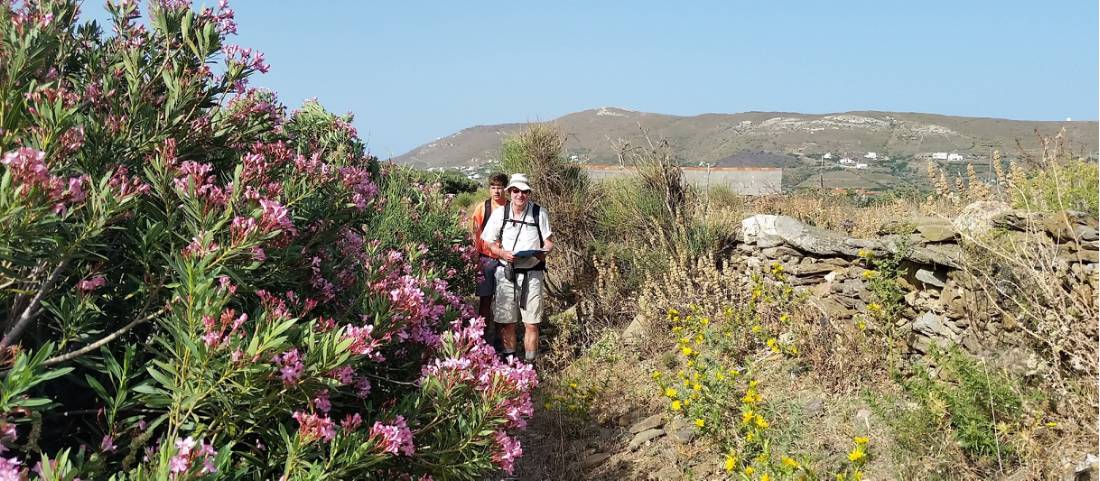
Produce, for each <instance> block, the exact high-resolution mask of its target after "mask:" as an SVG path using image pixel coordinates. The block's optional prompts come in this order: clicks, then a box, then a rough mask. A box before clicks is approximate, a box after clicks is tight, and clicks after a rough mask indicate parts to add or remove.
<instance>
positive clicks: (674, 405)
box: [669, 401, 681, 411]
mask: <svg viewBox="0 0 1100 481" xmlns="http://www.w3.org/2000/svg"><path fill="white" fill-rule="evenodd" d="M669 407H671V408H672V410H673V411H679V410H680V409H681V406H680V401H672V405H671V406H669Z"/></svg>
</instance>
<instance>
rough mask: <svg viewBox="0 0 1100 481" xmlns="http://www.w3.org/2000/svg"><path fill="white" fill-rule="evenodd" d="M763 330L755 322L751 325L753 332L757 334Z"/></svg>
mask: <svg viewBox="0 0 1100 481" xmlns="http://www.w3.org/2000/svg"><path fill="white" fill-rule="evenodd" d="M763 330H764V328H763V327H760V325H759V324H755V325H753V326H752V332H753V334H757V333H759V332H760V331H763Z"/></svg>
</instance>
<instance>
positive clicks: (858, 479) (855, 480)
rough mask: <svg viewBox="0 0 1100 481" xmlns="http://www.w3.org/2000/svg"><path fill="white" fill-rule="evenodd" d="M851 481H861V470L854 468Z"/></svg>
mask: <svg viewBox="0 0 1100 481" xmlns="http://www.w3.org/2000/svg"><path fill="white" fill-rule="evenodd" d="M852 481H863V471H859V470H856V472H854V473H852Z"/></svg>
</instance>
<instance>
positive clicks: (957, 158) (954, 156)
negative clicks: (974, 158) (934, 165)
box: [947, 152, 963, 162]
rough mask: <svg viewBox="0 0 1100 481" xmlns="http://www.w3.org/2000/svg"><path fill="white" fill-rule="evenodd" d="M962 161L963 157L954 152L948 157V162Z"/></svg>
mask: <svg viewBox="0 0 1100 481" xmlns="http://www.w3.org/2000/svg"><path fill="white" fill-rule="evenodd" d="M962 160H963V156H962V155H960V154H956V153H954V152H952V153H951V154H950V155H948V156H947V161H948V162H962Z"/></svg>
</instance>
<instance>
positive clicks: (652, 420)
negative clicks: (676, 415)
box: [630, 414, 665, 434]
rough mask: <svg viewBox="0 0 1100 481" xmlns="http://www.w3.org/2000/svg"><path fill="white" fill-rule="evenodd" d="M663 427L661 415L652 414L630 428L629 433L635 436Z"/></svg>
mask: <svg viewBox="0 0 1100 481" xmlns="http://www.w3.org/2000/svg"><path fill="white" fill-rule="evenodd" d="M664 425H665V416H664V415H663V414H654V415H652V416H650V417H648V418H645V419H643V420H641V421H638V422H637V423H634V425H633V426H630V433H631V434H636V433H640V432H642V431H646V430H650V429H654V428H659V427H661V426H664Z"/></svg>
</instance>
